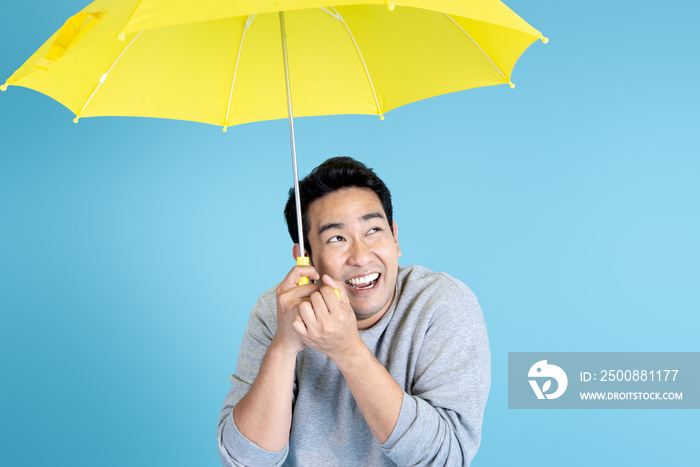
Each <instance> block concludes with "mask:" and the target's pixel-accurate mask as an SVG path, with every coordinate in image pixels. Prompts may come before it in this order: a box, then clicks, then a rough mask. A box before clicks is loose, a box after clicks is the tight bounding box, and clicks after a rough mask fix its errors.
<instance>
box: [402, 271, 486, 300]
mask: <svg viewBox="0 0 700 467" xmlns="http://www.w3.org/2000/svg"><path fill="white" fill-rule="evenodd" d="M397 281H398V282H399V286H400V288H401V293H402V294H403V293H410V294H425V293H428V294H433V293H439V294H441V295H442V296H443V297H445V298H446V299H458V298H460V297H473V296H474V292H472V291H471V289H469V287H467V286H466V285H465V284H464V283H463V282H462V281H460V280H459V279H455V278H454V277H452V276H451V275H449V274H447V273H446V272H436V271H431V270H430V269H428V268H426V267H423V266H418V265H412V266H407V267H400V268H399V275H398V279H397Z"/></svg>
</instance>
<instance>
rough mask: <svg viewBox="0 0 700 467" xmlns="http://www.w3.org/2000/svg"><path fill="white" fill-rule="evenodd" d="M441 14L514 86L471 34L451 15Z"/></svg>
mask: <svg viewBox="0 0 700 467" xmlns="http://www.w3.org/2000/svg"><path fill="white" fill-rule="evenodd" d="M442 14H443V15H445V17H446V18H447V19H449V20H450V21H452V24H454V25H455V26H457V28H459V30H460V31H462V33H463V34H464V35H465V36H467V37H468V38H469V40H470V41H472V43H473V44H474V45H475V46H476V48H477V49H479V50H480V51H481V53H482V54H484V57H486V58H487V59H488V61H489V62H491V65H493V67H494V68H495V69H496V70H498V72H499V73H500V74H501V76H503V79H505V80H507V81H506V82H507V83H508V84H510V87H511V88H513V87H515V85H514V84H513V83H512V82H511V81H510V80H509V79H508V78H506V75H505V74H504V73H503V71H501V69H500V68H499V67H498V65H496V64H495V63H494V62H493V60H491V57H489V56H488V54H487V53H486V52H484V49H482V48H481V47H480V46H479V44H477V43H476V41H475V40H474V39H473V38H472V36H470V35H469V33H468V32H467V31H465V30H464V29H463V28H462V26H460V25H459V24H458V23H457V21H455V20H454V19H452V17H451V16H450V15H448V14H447V13H445V12H443V13H442Z"/></svg>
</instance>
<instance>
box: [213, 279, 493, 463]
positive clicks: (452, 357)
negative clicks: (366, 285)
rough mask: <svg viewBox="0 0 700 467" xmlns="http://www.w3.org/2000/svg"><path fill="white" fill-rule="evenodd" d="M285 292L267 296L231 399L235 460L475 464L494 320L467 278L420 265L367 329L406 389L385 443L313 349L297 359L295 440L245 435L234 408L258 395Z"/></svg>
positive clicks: (253, 320)
mask: <svg viewBox="0 0 700 467" xmlns="http://www.w3.org/2000/svg"><path fill="white" fill-rule="evenodd" d="M275 303H276V297H275V289H274V288H273V289H271V290H268V291H267V292H266V293H264V294H263V295H261V296H260V297H259V298H258V301H257V303H256V305H255V307H254V308H253V311H252V312H251V315H250V320H249V321H248V326H247V328H246V331H245V334H244V336H243V342H242V343H241V347H240V351H239V354H238V364H237V365H236V373H235V374H234V375H233V376H231V377H230V380H231V384H232V386H231V390H230V391H229V393H228V395H227V396H226V399H225V401H224V405H223V408H222V410H221V415H220V417H219V425H218V430H217V437H218V443H219V454H220V455H221V461H222V463H223V465H225V466H241V465H245V466H273V465H275V466H276V465H283V464H284V465H289V466H313V467H319V466H341V465H348V466H383V465H405V466H409V465H411V466H413V465H431V466H433V465H434V466H438V465H448V466H462V465H468V464H469V462H470V461H471V460H472V458H473V457H474V455H475V454H476V450H477V449H478V447H479V442H480V440H481V421H482V418H483V414H484V406H485V404H486V399H487V397H488V392H489V387H490V384H491V359H490V353H489V342H488V337H487V334H486V327H485V325H484V318H483V316H482V314H481V308H480V307H479V303H478V302H477V300H476V297H475V296H474V294H473V293H472V291H471V290H469V289H468V288H467V286H465V285H464V284H462V283H461V282H460V281H458V280H456V279H454V278H452V277H450V276H449V275H447V274H444V273H435V272H432V271H430V270H428V269H426V268H423V267H420V266H410V267H407V268H399V275H398V279H397V293H396V294H395V296H394V301H393V303H392V304H391V306H390V308H389V309H388V310H387V312H386V314H385V315H384V316H383V317H382V318H381V319H380V320H379V321H378V322H377V323H376V324H375V325H374V326H372V327H371V328H369V329H366V330H362V331H360V336H361V337H362V339H363V341H364V342H365V344H366V345H367V347H369V349H370V350H371V351H372V353H373V354H374V355H375V356H376V357H377V359H378V360H379V361H380V362H381V363H382V364H383V365H384V366H385V367H386V369H387V370H388V372H389V373H390V374H391V376H392V377H393V378H394V380H395V381H396V382H397V383H398V385H399V386H401V387H402V388H403V390H404V396H403V402H402V405H401V412H400V414H399V418H398V421H397V422H396V426H395V427H394V431H393V432H392V434H391V436H389V439H388V440H387V441H386V442H385V443H384V444H379V442H378V441H377V440H376V439H375V438H374V436H373V435H372V432H371V431H370V428H369V426H368V425H367V422H365V419H364V418H363V416H362V414H361V413H360V410H359V408H358V406H357V404H356V403H355V400H354V399H353V396H352V394H351V393H350V390H349V389H348V386H347V384H346V382H345V380H344V378H343V375H342V374H341V372H340V370H339V369H338V367H337V366H336V365H335V363H333V361H332V360H331V359H330V358H328V357H326V356H325V355H323V354H321V353H319V352H316V351H314V350H312V349H309V348H307V349H305V350H304V351H302V352H299V354H298V355H297V361H296V370H295V378H294V394H293V415H292V427H291V431H290V435H289V444H288V445H287V447H285V449H283V450H282V451H279V452H270V451H266V450H264V449H262V448H260V447H258V446H257V445H255V444H254V443H253V442H251V441H250V440H248V439H247V438H245V437H244V436H243V435H242V434H241V433H240V432H239V431H238V429H237V428H236V424H235V423H234V421H233V415H232V412H233V408H234V407H235V405H236V404H237V403H238V401H240V400H241V399H242V398H243V396H245V395H246V394H247V393H248V390H249V389H250V387H251V385H252V384H253V381H255V377H256V376H257V372H258V370H259V368H260V364H261V362H262V359H263V356H264V355H265V352H266V351H267V348H268V346H269V345H270V343H271V342H272V338H273V336H274V335H275V330H276V328H277V314H276V310H275Z"/></svg>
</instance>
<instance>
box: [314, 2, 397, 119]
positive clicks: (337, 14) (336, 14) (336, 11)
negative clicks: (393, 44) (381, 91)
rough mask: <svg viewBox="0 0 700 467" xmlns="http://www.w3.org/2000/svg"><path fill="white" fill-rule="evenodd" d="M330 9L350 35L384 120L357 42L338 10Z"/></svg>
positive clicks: (381, 116)
mask: <svg viewBox="0 0 700 467" xmlns="http://www.w3.org/2000/svg"><path fill="white" fill-rule="evenodd" d="M331 8H332V9H333V12H334V13H335V15H333V16H335V18H336V19H338V21H340V22H341V23H343V26H345V30H346V31H347V32H348V34H349V35H350V39H352V43H353V44H354V45H355V50H357V55H359V56H360V61H361V62H362V67H363V68H364V69H365V75H367V81H369V87H370V88H371V89H372V95H373V96H374V103H375V104H377V111H378V112H379V118H381V119H382V120H384V113H383V112H382V108H381V106H380V105H379V99H377V93H376V91H375V90H374V84H373V83H372V77H371V76H370V75H369V70H367V64H365V59H364V57H362V52H360V48H359V47H358V46H357V42H356V41H355V36H353V35H352V32H350V28H349V27H348V25H347V23H345V20H344V19H343V17H342V16H341V15H340V13H338V10H336V9H335V7H334V6H331ZM324 10H325V9H324Z"/></svg>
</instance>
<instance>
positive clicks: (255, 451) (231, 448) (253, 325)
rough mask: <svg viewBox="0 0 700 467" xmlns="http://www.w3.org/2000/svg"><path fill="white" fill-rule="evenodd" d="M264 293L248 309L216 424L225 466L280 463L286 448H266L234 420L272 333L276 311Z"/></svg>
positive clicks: (270, 340)
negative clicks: (232, 370)
mask: <svg viewBox="0 0 700 467" xmlns="http://www.w3.org/2000/svg"><path fill="white" fill-rule="evenodd" d="M266 295H268V294H263V295H261V296H260V297H259V298H258V301H257V303H256V304H255V307H254V308H253V311H252V312H251V313H250V318H249V320H248V325H247V326H246V330H245V333H244V335H243V341H242V342H241V347H240V350H239V352H238V362H237V363H236V373H235V374H234V375H232V376H231V377H230V378H229V379H230V381H231V389H230V390H229V392H228V394H227V395H226V399H225V400H224V404H223V407H222V408H221V414H220V415H219V424H218V427H217V440H218V445H219V456H220V457H221V463H222V465H224V466H226V467H230V466H236V467H238V466H278V465H282V463H283V462H284V460H285V459H286V457H287V452H288V450H289V446H288V445H287V446H286V447H285V448H284V449H283V450H282V451H279V452H271V451H266V450H265V449H263V448H261V447H259V446H258V445H256V444H255V443H253V442H252V441H250V440H249V439H248V438H246V437H245V436H243V435H242V434H241V432H240V431H238V428H237V427H236V424H235V423H234V420H233V408H234V407H235V406H236V404H238V402H239V401H240V400H241V399H242V398H243V397H244V396H245V395H246V394H248V391H249V390H250V387H251V386H252V385H253V382H254V381H255V378H256V377H257V375H258V371H259V369H260V365H261V364H262V360H263V357H264V356H265V353H266V352H267V349H268V347H269V346H270V343H271V342H272V338H273V337H274V335H275V331H276V326H277V316H276V311H275V307H274V305H273V306H272V307H270V305H269V304H268V303H267V301H266V300H265V296H266Z"/></svg>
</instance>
